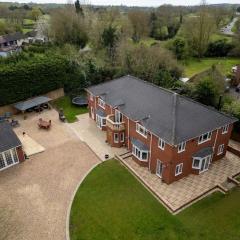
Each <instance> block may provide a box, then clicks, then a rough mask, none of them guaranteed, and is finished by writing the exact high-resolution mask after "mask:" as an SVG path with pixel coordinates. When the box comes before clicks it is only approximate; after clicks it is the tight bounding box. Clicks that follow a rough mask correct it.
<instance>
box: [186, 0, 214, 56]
mask: <svg viewBox="0 0 240 240" xmlns="http://www.w3.org/2000/svg"><path fill="white" fill-rule="evenodd" d="M215 29H216V27H215V23H214V19H213V17H212V15H211V14H210V12H209V9H208V7H207V5H206V2H205V1H204V0H203V1H202V3H201V5H200V9H199V12H198V13H197V15H196V16H195V17H191V18H189V19H188V21H187V22H186V24H185V29H184V32H185V36H186V38H187V40H188V42H189V46H190V47H191V48H192V49H191V50H192V51H195V52H196V54H197V56H198V57H199V58H202V57H203V55H204V53H205V51H206V49H207V46H208V43H209V41H210V37H211V35H212V34H213V33H214V31H215Z"/></svg>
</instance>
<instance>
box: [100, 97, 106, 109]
mask: <svg viewBox="0 0 240 240" xmlns="http://www.w3.org/2000/svg"><path fill="white" fill-rule="evenodd" d="M98 105H99V106H100V107H102V108H103V109H105V102H104V101H103V100H102V99H101V98H98Z"/></svg>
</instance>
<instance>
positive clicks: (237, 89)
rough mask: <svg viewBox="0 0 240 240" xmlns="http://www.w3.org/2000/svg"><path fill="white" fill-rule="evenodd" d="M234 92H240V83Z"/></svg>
mask: <svg viewBox="0 0 240 240" xmlns="http://www.w3.org/2000/svg"><path fill="white" fill-rule="evenodd" d="M236 92H240V83H239V84H238V85H237V87H236Z"/></svg>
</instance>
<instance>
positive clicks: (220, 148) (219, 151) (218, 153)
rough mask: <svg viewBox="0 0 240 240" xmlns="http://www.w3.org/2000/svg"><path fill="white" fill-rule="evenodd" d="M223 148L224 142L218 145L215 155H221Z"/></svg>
mask: <svg viewBox="0 0 240 240" xmlns="http://www.w3.org/2000/svg"><path fill="white" fill-rule="evenodd" d="M224 149H225V145H224V144H221V145H219V146H218V152H217V155H221V154H223V153H224Z"/></svg>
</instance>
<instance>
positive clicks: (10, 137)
mask: <svg viewBox="0 0 240 240" xmlns="http://www.w3.org/2000/svg"><path fill="white" fill-rule="evenodd" d="M20 145H21V142H20V140H19V139H18V137H17V135H16V134H15V132H14V131H13V130H12V127H11V126H10V124H9V123H8V122H6V121H4V122H0V152H4V151H7V150H9V149H12V148H15V147H17V146H20Z"/></svg>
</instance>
